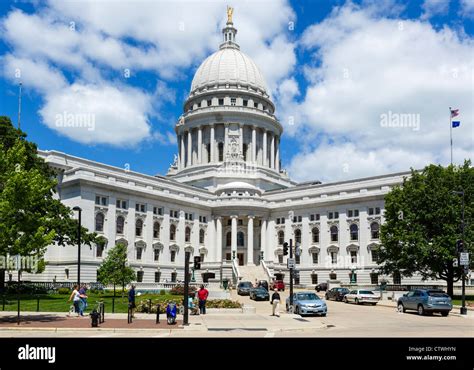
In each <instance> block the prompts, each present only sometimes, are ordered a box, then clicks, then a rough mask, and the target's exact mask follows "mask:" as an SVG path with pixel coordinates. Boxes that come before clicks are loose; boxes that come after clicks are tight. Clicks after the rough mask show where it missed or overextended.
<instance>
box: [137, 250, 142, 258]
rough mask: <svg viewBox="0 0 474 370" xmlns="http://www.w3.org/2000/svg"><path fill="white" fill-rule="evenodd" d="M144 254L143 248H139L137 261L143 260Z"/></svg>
mask: <svg viewBox="0 0 474 370" xmlns="http://www.w3.org/2000/svg"><path fill="white" fill-rule="evenodd" d="M142 252H143V249H142V248H137V260H141V259H142Z"/></svg>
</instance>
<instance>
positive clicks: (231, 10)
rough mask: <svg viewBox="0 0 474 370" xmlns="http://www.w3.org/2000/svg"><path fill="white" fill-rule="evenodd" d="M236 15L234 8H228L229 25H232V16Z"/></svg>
mask: <svg viewBox="0 0 474 370" xmlns="http://www.w3.org/2000/svg"><path fill="white" fill-rule="evenodd" d="M233 13H234V8H232V7H230V6H227V23H232V14H233Z"/></svg>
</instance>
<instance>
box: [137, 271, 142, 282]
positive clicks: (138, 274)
mask: <svg viewBox="0 0 474 370" xmlns="http://www.w3.org/2000/svg"><path fill="white" fill-rule="evenodd" d="M141 282H143V271H137V283H141Z"/></svg>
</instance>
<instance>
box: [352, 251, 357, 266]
mask: <svg viewBox="0 0 474 370" xmlns="http://www.w3.org/2000/svg"><path fill="white" fill-rule="evenodd" d="M351 262H352V263H357V252H356V251H351Z"/></svg>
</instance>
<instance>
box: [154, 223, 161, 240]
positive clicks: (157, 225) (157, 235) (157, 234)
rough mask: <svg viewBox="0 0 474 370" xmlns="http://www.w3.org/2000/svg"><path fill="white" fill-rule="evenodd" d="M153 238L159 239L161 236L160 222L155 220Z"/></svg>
mask: <svg viewBox="0 0 474 370" xmlns="http://www.w3.org/2000/svg"><path fill="white" fill-rule="evenodd" d="M153 238H155V239H159V238H160V223H159V222H155V223H154V224H153Z"/></svg>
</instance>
